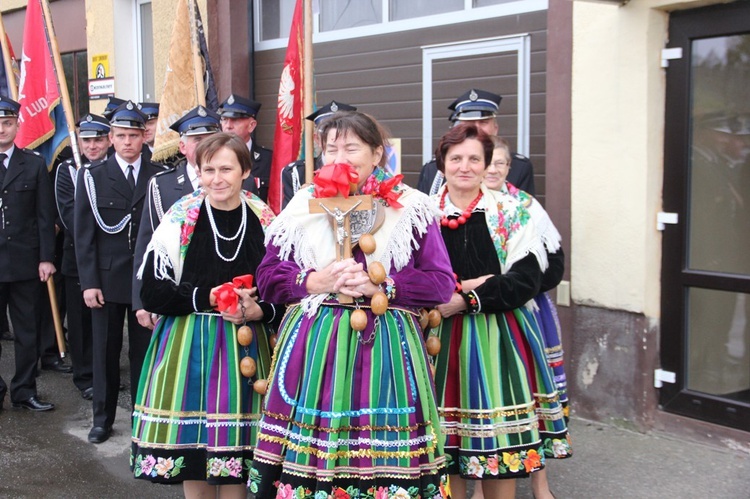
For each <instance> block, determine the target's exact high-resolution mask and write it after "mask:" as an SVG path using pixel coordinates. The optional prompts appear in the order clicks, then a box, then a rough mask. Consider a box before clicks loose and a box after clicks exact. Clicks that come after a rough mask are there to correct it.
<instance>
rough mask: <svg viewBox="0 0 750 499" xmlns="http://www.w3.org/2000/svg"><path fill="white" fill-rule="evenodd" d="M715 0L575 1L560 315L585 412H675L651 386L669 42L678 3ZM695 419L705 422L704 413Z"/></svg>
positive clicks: (650, 419) (637, 419)
mask: <svg viewBox="0 0 750 499" xmlns="http://www.w3.org/2000/svg"><path fill="white" fill-rule="evenodd" d="M712 3H725V2H724V1H721V0H720V1H714V2H708V1H685V0H682V1H677V0H674V1H668V0H658V1H655V0H631V1H630V2H627V3H624V4H622V5H621V4H618V3H616V2H591V1H580V0H579V1H575V2H573V23H572V26H573V56H572V68H571V74H572V91H571V101H570V102H571V116H572V118H571V173H570V182H571V188H570V190H571V216H570V226H571V230H570V232H571V251H570V260H571V269H570V274H571V290H572V297H573V300H574V305H573V306H572V307H571V308H561V309H560V316H561V322H562V324H563V331H564V334H565V335H566V336H567V338H566V341H565V346H566V363H567V364H566V365H567V369H566V370H567V374H568V379H569V388H570V392H571V400H572V406H573V410H574V411H575V412H576V413H577V414H578V415H581V416H584V417H590V418H593V419H598V420H610V421H623V422H626V423H625V424H635V425H636V426H638V427H646V428H651V427H654V426H662V427H666V426H674V425H671V424H670V423H668V422H667V423H665V421H666V420H668V419H669V418H670V417H671V419H672V420H674V417H673V416H670V415H666V414H664V413H661V412H660V411H659V410H658V399H657V395H658V393H657V390H656V389H655V388H654V387H653V370H654V369H655V368H657V367H659V350H658V348H659V330H660V324H659V319H660V299H661V296H660V293H661V284H660V280H661V264H660V262H661V258H662V249H661V248H662V246H661V233H660V232H659V231H657V230H656V214H657V212H658V211H660V210H661V206H662V187H663V177H664V168H663V151H664V105H665V91H666V88H665V73H664V70H663V69H662V68H661V49H662V48H664V46H665V45H666V42H667V40H668V35H669V33H668V22H669V12H670V11H673V10H675V9H688V8H697V7H702V6H705V5H709V4H712ZM552 22H553V21H552V20H551V21H550V24H552ZM548 133H554V130H548ZM680 424H685V421H684V420H682V423H680ZM695 427H696V428H699V427H700V428H703V429H704V430H700V431H706V432H707V431H708V430H705V428H707V425H706V424H704V423H700V422H697V421H696V422H695ZM725 430H726V429H719V430H718V431H719V432H721V431H725ZM710 431H717V428H716V427H713V429H712V430H710Z"/></svg>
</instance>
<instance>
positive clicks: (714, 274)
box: [660, 2, 750, 430]
mask: <svg viewBox="0 0 750 499" xmlns="http://www.w3.org/2000/svg"><path fill="white" fill-rule="evenodd" d="M742 19H750V6H749V5H748V4H746V3H744V2H743V3H740V2H738V3H735V4H729V5H721V6H716V7H709V8H704V9H696V10H691V11H684V12H678V13H674V14H672V17H671V19H670V47H680V48H682V58H681V59H677V60H671V61H670V64H669V67H668V69H667V107H666V129H665V147H666V149H665V168H664V170H665V177H664V207H665V211H674V212H677V213H678V215H679V224H678V225H676V226H669V227H667V229H666V230H665V232H664V240H663V242H664V246H663V262H662V263H663V267H662V269H663V270H662V271H663V275H662V278H663V279H662V284H663V286H662V321H661V324H662V327H661V329H662V338H661V357H662V368H663V369H665V370H668V371H672V372H675V373H676V375H677V376H676V379H677V382H676V383H675V384H665V385H664V387H663V388H662V389H661V395H660V400H661V403H662V406H663V407H664V408H665V409H666V410H667V411H671V412H677V413H680V414H684V415H686V416H692V417H695V418H699V419H704V420H707V421H711V422H714V423H718V424H722V425H726V426H733V427H737V428H741V429H747V430H750V296H748V295H750V25H749V24H748V23H746V22H742V21H741V20H742Z"/></svg>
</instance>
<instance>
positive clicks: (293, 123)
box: [268, 0, 305, 213]
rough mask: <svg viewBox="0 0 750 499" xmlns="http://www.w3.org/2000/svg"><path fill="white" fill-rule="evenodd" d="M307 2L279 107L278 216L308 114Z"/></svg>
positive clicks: (274, 178) (296, 24)
mask: <svg viewBox="0 0 750 499" xmlns="http://www.w3.org/2000/svg"><path fill="white" fill-rule="evenodd" d="M303 3H304V2H303V0H297V5H296V6H295V7H294V15H293V17H292V29H291V31H290V32H289V44H288V45H287V48H286V57H285V58H284V70H283V71H282V73H281V81H280V82H279V98H278V104H277V106H276V131H275V133H274V137H273V160H272V161H271V179H270V181H269V186H268V205H269V206H270V207H271V209H272V210H273V211H274V213H278V212H279V211H280V210H281V199H282V188H283V186H282V185H281V171H282V170H283V169H284V167H285V166H286V165H288V164H289V163H291V162H293V161H296V160H297V159H298V158H299V156H300V148H301V144H302V135H303V132H304V129H305V117H304V116H303V115H304V98H303V97H304V95H303V88H304V69H303V68H304V61H303V59H304V19H303V16H302V13H303V12H302V11H303V9H302V4H303Z"/></svg>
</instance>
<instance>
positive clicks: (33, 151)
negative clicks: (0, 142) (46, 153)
mask: <svg viewBox="0 0 750 499" xmlns="http://www.w3.org/2000/svg"><path fill="white" fill-rule="evenodd" d="M18 150H19V151H21V152H25V153H26V154H33V155H34V156H39V157H40V158H41V157H42V155H41V154H40V153H39V152H38V151H35V150H33V149H26V148H25V147H19V148H18Z"/></svg>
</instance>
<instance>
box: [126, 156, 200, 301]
mask: <svg viewBox="0 0 750 499" xmlns="http://www.w3.org/2000/svg"><path fill="white" fill-rule="evenodd" d="M186 168H187V161H186V160H183V161H182V162H181V163H180V164H178V165H177V167H175V168H172V169H170V170H167V171H164V172H160V173H157V174H156V175H154V176H153V177H151V180H150V181H149V183H148V192H147V195H146V205H145V207H144V209H143V215H142V217H141V223H140V227H138V241H137V242H136V245H135V260H134V266H133V276H132V278H133V291H132V294H133V296H132V304H133V310H140V309H142V308H143V303H142V302H141V281H139V280H138V279H136V277H135V276H136V274H137V273H138V269H139V268H140V267H141V263H142V262H143V255H144V254H145V253H146V247H148V243H149V242H150V241H151V236H152V235H153V233H154V230H156V227H158V226H159V223H161V219H162V217H163V216H164V213H166V212H167V211H168V210H169V208H170V207H171V206H172V205H173V204H174V203H175V202H177V200H178V199H180V198H181V197H183V196H187V195H188V194H191V193H192V192H193V184H192V183H191V182H190V177H188V174H187V170H186Z"/></svg>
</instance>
